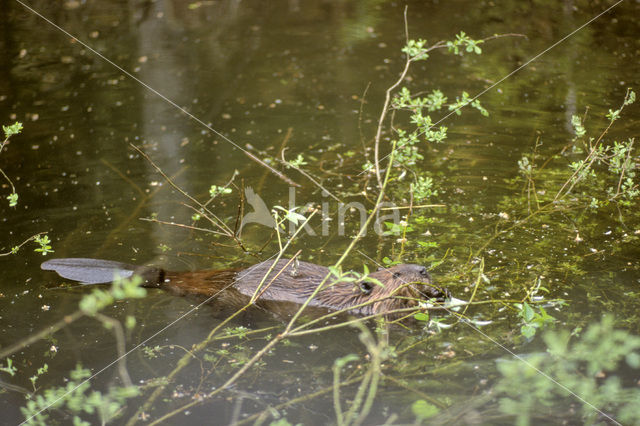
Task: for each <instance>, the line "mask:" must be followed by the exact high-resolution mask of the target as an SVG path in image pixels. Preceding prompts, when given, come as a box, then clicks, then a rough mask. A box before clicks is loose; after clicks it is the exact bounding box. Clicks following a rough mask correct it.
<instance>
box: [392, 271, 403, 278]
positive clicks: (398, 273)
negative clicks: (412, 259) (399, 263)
mask: <svg viewBox="0 0 640 426" xmlns="http://www.w3.org/2000/svg"><path fill="white" fill-rule="evenodd" d="M400 275H402V274H401V273H400V272H394V273H393V278H399V277H400Z"/></svg>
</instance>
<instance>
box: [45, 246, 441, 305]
mask: <svg viewBox="0 0 640 426" xmlns="http://www.w3.org/2000/svg"><path fill="white" fill-rule="evenodd" d="M41 268H42V269H44V270H53V271H55V272H57V273H58V275H60V276H61V277H63V278H67V279H71V280H74V281H80V282H82V283H83V284H100V283H108V282H111V281H112V280H113V277H114V275H118V276H120V277H123V278H127V277H130V276H132V275H138V276H140V277H141V278H142V280H143V282H142V284H141V285H142V286H143V287H149V288H161V289H164V290H169V291H171V292H173V293H175V294H180V295H187V294H193V295H201V296H206V297H209V296H213V295H217V294H219V293H222V292H229V291H232V292H237V293H239V294H240V295H243V296H245V299H246V300H249V298H250V297H252V296H254V294H257V300H258V301H262V302H264V301H273V302H291V303H293V304H298V305H299V304H303V303H304V302H305V301H306V300H307V299H308V298H309V297H310V296H311V295H312V293H313V292H314V291H315V289H316V288H317V287H318V285H320V283H321V282H322V281H323V280H324V278H325V277H326V276H327V275H328V274H329V268H327V267H325V266H320V265H316V264H313V263H309V262H302V261H293V260H290V259H280V260H278V261H277V262H275V264H274V261H272V260H266V261H264V262H261V263H258V264H256V265H253V266H251V267H249V268H246V269H222V270H200V271H187V272H170V271H165V270H164V269H161V268H157V267H150V266H141V267H137V266H134V265H129V264H126V263H121V262H115V261H110V260H98V259H84V258H66V259H51V260H48V261H46V262H44V263H43V264H42V265H41ZM256 291H257V293H256ZM448 297H450V294H449V291H448V290H446V289H440V288H438V287H437V286H435V285H434V284H433V283H432V280H431V275H430V274H429V272H428V271H427V268H425V267H424V266H421V265H413V264H400V265H395V266H392V267H390V268H388V269H384V268H381V269H379V270H378V271H376V272H373V273H370V274H369V275H367V276H365V277H364V278H362V279H353V278H351V279H349V278H347V279H344V278H343V279H335V278H333V279H332V277H330V278H329V279H328V280H327V282H326V283H325V284H324V285H323V287H322V289H321V290H320V291H319V292H318V293H317V294H316V295H315V297H314V298H313V299H312V300H311V301H310V302H309V306H313V307H319V308H326V309H328V310H333V311H337V310H348V311H349V312H350V313H352V314H359V315H372V314H386V313H389V312H392V311H394V310H397V309H402V308H409V307H415V306H418V304H419V302H420V301H421V300H423V301H424V300H429V299H433V300H435V301H437V302H443V301H444V299H445V298H448Z"/></svg>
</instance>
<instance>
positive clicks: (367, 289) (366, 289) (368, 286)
mask: <svg viewBox="0 0 640 426" xmlns="http://www.w3.org/2000/svg"><path fill="white" fill-rule="evenodd" d="M358 286H359V287H360V291H361V292H363V293H364V294H371V290H373V284H372V283H370V282H367V281H362V282H361V283H359V284H358Z"/></svg>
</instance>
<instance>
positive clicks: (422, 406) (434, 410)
mask: <svg viewBox="0 0 640 426" xmlns="http://www.w3.org/2000/svg"><path fill="white" fill-rule="evenodd" d="M411 411H412V412H413V415H414V416H416V418H417V419H418V420H425V419H428V418H429V417H433V416H435V415H436V414H438V412H440V409H439V408H438V407H436V406H435V405H433V404H430V403H428V402H427V401H425V400H424V399H419V400H417V401H416V402H414V403H413V404H411Z"/></svg>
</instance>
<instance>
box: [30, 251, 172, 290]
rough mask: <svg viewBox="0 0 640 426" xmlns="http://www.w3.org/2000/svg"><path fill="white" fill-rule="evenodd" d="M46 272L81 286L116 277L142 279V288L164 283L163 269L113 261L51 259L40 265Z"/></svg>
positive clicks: (158, 285) (107, 281) (108, 280)
mask: <svg viewBox="0 0 640 426" xmlns="http://www.w3.org/2000/svg"><path fill="white" fill-rule="evenodd" d="M40 268H42V269H44V270H45V271H55V272H56V273H57V274H58V275H60V276H61V277H62V278H66V279H68V280H73V281H78V282H80V283H81V284H105V283H110V282H112V281H113V280H114V278H116V277H120V278H129V277H131V276H133V275H134V274H135V275H138V276H140V277H142V279H143V282H142V284H141V286H142V287H155V288H157V287H160V286H161V285H162V283H163V282H164V275H165V272H164V270H163V269H160V268H155V267H152V266H135V265H129V264H128V263H122V262H115V261H113V260H101V259H86V258H74V257H70V258H65V259H51V260H47V261H46V262H44V263H43V264H42V265H40Z"/></svg>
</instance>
